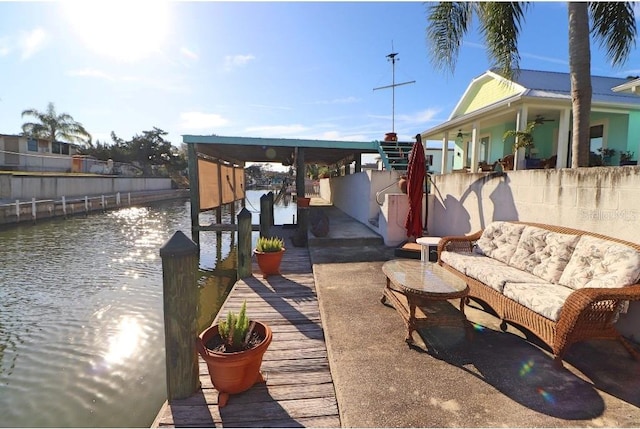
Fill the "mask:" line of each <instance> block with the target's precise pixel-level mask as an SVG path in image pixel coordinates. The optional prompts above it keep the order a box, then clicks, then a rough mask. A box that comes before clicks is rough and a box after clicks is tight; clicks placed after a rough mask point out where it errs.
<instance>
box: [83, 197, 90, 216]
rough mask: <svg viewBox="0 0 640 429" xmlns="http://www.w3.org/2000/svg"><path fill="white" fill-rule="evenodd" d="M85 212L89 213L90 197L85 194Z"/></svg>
mask: <svg viewBox="0 0 640 429" xmlns="http://www.w3.org/2000/svg"><path fill="white" fill-rule="evenodd" d="M84 213H85V214H89V197H87V196H86V195H85V196H84Z"/></svg>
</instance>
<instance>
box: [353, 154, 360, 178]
mask: <svg viewBox="0 0 640 429" xmlns="http://www.w3.org/2000/svg"><path fill="white" fill-rule="evenodd" d="M353 171H354V172H355V173H360V172H361V171H362V154H361V153H359V154H358V155H357V156H356V165H355V167H354V170H353Z"/></svg>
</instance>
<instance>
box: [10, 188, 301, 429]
mask: <svg viewBox="0 0 640 429" xmlns="http://www.w3.org/2000/svg"><path fill="white" fill-rule="evenodd" d="M260 195H262V192H259V193H254V194H253V195H252V194H251V193H249V198H250V201H251V202H253V206H255V207H259V197H260ZM252 197H253V198H252ZM251 207H252V205H251V204H250V203H248V204H247V208H248V209H249V210H252V209H251ZM286 210H289V211H288V212H287V211H286ZM237 212H239V210H237V211H236V213H237ZM252 212H253V210H252ZM292 213H295V206H290V207H288V208H287V209H285V211H284V212H282V207H280V208H276V211H275V219H276V223H289V222H290V221H291V214H292ZM252 215H253V216H254V217H253V218H252V222H253V223H258V222H259V218H258V214H257V213H255V212H253V213H252ZM207 216H210V217H213V214H211V213H203V214H202V215H201V217H203V218H206V217H207ZM229 216H230V214H229V213H223V219H224V220H225V222H228V221H230V218H229ZM178 230H181V231H183V232H185V233H186V234H187V235H189V231H190V230H191V227H190V206H189V202H188V201H174V202H167V203H163V204H158V205H153V206H150V207H134V208H126V209H121V210H117V211H112V212H109V213H105V214H95V215H90V216H88V217H82V216H79V217H73V218H70V219H67V220H64V219H55V220H51V221H47V222H42V223H38V224H36V225H20V226H17V227H15V228H11V229H6V230H2V231H0V243H2V245H1V246H0V261H1V262H0V264H1V267H2V268H1V269H0V416H1V417H0V426H7V427H51V426H53V427H107V426H116V427H148V426H149V425H150V424H151V423H152V421H153V418H154V417H155V415H156V413H157V412H158V410H159V408H160V406H161V405H162V403H163V402H164V400H165V398H166V390H165V357H164V327H163V303H162V261H161V258H160V257H159V254H158V250H159V248H160V247H161V246H162V245H163V244H164V243H165V242H166V241H167V240H168V239H169V238H170V237H171V236H172V235H173V233H174V232H176V231H178ZM233 236H234V234H232V233H221V234H216V233H203V234H201V235H200V244H201V254H200V267H199V272H198V277H199V278H198V288H199V296H200V304H199V308H198V315H197V320H198V325H199V329H204V328H205V327H207V326H208V325H210V324H211V322H212V321H213V319H214V318H215V316H216V314H217V312H218V309H219V308H220V306H221V305H222V303H223V302H224V299H225V298H226V295H227V291H228V290H229V289H230V288H231V287H232V285H233V283H234V281H235V267H236V264H237V252H236V250H235V247H234V244H235V243H234V239H233ZM132 399H134V400H132Z"/></svg>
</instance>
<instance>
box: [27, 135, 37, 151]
mask: <svg viewBox="0 0 640 429" xmlns="http://www.w3.org/2000/svg"><path fill="white" fill-rule="evenodd" d="M27 150H28V151H29V152H37V151H38V141H37V140H36V139H31V138H29V139H27Z"/></svg>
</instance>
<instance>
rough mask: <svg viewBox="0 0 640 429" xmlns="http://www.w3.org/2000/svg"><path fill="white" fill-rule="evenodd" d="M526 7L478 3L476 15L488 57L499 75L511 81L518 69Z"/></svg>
mask: <svg viewBox="0 0 640 429" xmlns="http://www.w3.org/2000/svg"><path fill="white" fill-rule="evenodd" d="M528 6H529V4H528V3H526V2H525V3H521V2H486V3H479V5H478V9H477V10H478V14H479V18H480V23H481V28H480V31H481V32H482V34H483V36H484V38H485V41H486V43H487V49H488V50H489V56H490V58H491V60H492V61H493V63H494V64H493V65H494V66H495V67H497V68H498V69H499V70H500V74H502V75H503V76H504V77H506V78H508V79H512V78H513V77H514V76H515V74H516V72H517V70H518V69H519V68H520V54H519V53H518V37H519V35H520V28H521V24H522V22H524V14H525V12H526V10H527V8H528Z"/></svg>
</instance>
